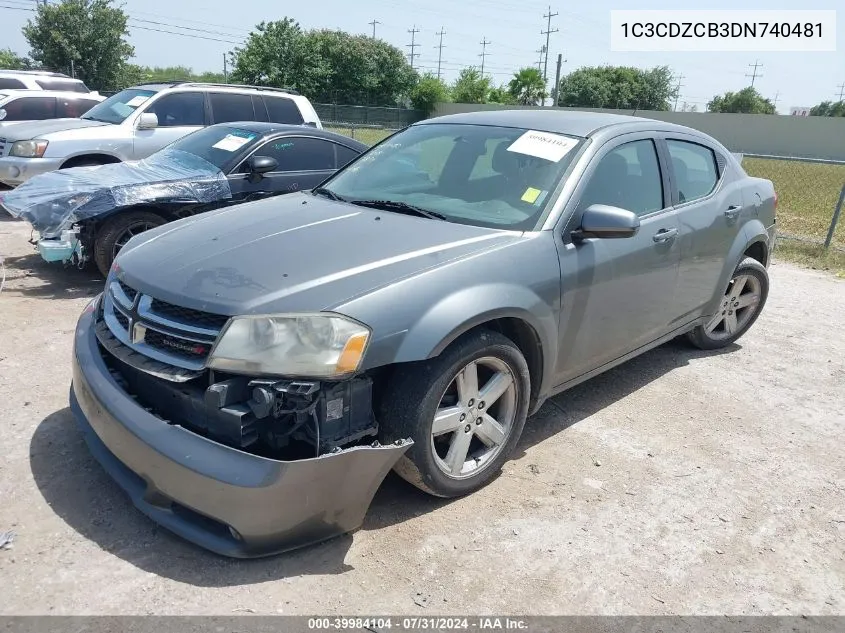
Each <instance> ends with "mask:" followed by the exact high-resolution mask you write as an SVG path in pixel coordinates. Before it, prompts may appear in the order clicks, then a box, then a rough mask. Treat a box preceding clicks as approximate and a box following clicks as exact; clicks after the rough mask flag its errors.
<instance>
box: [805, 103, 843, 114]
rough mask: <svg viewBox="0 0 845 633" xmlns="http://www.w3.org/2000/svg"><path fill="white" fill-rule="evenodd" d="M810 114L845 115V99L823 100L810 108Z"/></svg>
mask: <svg viewBox="0 0 845 633" xmlns="http://www.w3.org/2000/svg"><path fill="white" fill-rule="evenodd" d="M810 116H845V101H822V102H821V103H820V104H819V105H817V106H813V107H812V108H810Z"/></svg>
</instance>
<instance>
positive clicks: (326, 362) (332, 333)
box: [208, 314, 370, 378]
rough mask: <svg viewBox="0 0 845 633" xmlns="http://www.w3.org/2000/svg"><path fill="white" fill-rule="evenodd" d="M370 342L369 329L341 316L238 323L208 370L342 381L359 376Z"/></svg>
mask: <svg viewBox="0 0 845 633" xmlns="http://www.w3.org/2000/svg"><path fill="white" fill-rule="evenodd" d="M369 338H370V330H369V329H367V328H366V327H365V326H363V325H361V324H360V323H358V322H357V321H352V320H351V319H347V318H346V317H342V316H338V315H331V314H278V315H267V316H243V317H235V318H233V319H231V320H230V321H229V325H228V327H226V329H225V330H224V331H223V334H222V335H221V337H220V340H219V341H218V343H217V345H216V346H215V348H214V349H213V350H212V352H211V356H210V357H209V360H208V366H209V367H211V368H212V369H219V370H222V371H231V372H235V373H239V374H274V375H280V376H291V377H308V378H342V377H344V376H348V375H350V374H353V373H355V372H356V371H357V370H358V367H359V366H360V365H361V360H362V359H363V358H364V350H365V349H366V347H367V342H368V341H369Z"/></svg>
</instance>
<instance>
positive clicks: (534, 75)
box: [508, 67, 546, 105]
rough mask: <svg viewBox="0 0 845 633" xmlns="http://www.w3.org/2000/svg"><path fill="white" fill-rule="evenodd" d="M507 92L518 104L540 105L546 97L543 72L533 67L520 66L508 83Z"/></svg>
mask: <svg viewBox="0 0 845 633" xmlns="http://www.w3.org/2000/svg"><path fill="white" fill-rule="evenodd" d="M508 92H509V93H510V95H511V96H512V97H513V98H514V99H515V100H516V102H517V103H519V104H520V105H542V103H543V100H544V99H545V98H546V82H545V80H544V79H543V73H541V72H540V70H539V69H537V68H534V67H526V68H520V69H519V71H518V72H515V73H514V75H513V79H511V81H510V83H509V84H508Z"/></svg>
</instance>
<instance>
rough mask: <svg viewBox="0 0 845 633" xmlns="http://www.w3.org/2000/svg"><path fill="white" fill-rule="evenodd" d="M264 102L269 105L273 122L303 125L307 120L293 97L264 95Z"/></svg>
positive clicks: (268, 111) (269, 112)
mask: <svg viewBox="0 0 845 633" xmlns="http://www.w3.org/2000/svg"><path fill="white" fill-rule="evenodd" d="M264 103H265V104H266V105H267V113H268V114H269V115H270V121H272V122H273V123H289V124H292V125H302V124H303V123H304V122H305V119H303V118H302V113H301V112H300V111H299V108H298V107H297V105H296V104H295V103H294V102H293V100H292V99H288V98H286V97H275V96H270V95H264Z"/></svg>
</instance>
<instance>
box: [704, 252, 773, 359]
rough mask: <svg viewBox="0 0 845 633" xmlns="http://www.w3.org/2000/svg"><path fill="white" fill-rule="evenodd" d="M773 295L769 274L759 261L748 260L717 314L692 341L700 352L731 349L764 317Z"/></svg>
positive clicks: (737, 269)
mask: <svg viewBox="0 0 845 633" xmlns="http://www.w3.org/2000/svg"><path fill="white" fill-rule="evenodd" d="M768 296H769V273H768V272H767V271H766V267H765V266H763V264H761V263H760V262H758V261H757V260H756V259H752V258H751V257H746V258H745V259H744V260H742V262H740V264H739V266H737V268H736V270H735V271H734V274H733V276H732V277H731V280H730V282H728V287H727V289H726V290H725V294H724V295H723V296H722V299H721V301H720V302H719V308H718V310H717V311H716V314H714V315H713V317H712V318H711V319H710V320H709V321H708V322H707V323H705V324H704V325H699V326H698V327H697V328H695V329H694V330H693V331H692V332H690V333H689V335H688V336H689V340H690V341H691V342H692V344H693V345H695V346H696V347H698V348H700V349H706V350H711V349H721V348H723V347H727V346H728V345H730V344H731V343H733V342H734V341H736V340H737V339H738V338H739V337H740V336H742V335H743V334H745V333H746V332H747V331H748V329H749V328H750V327H751V326H752V325H753V324H754V321H756V320H757V317H758V316H760V312H761V311H762V310H763V306H764V305H765V304H766V299H767V298H768Z"/></svg>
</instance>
